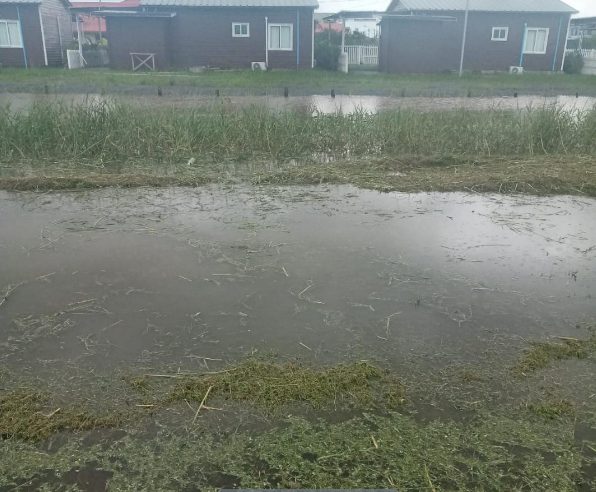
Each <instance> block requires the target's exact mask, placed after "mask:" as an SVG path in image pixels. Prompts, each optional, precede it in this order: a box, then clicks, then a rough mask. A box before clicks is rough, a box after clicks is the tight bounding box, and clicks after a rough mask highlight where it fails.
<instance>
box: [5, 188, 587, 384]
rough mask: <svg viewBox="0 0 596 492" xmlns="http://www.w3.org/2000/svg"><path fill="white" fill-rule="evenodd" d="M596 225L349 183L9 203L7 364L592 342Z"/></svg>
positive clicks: (502, 201) (539, 210)
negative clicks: (585, 338) (586, 334)
mask: <svg viewBox="0 0 596 492" xmlns="http://www.w3.org/2000/svg"><path fill="white" fill-rule="evenodd" d="M595 216H596V200H593V199H583V198H577V197H546V198H538V197H503V196H500V195H499V196H497V195H472V194H470V195H468V194H461V193H451V194H439V193H434V194H411V195H407V194H399V193H388V194H380V193H377V192H372V191H364V190H359V189H356V188H353V187H349V186H338V187H329V188H321V187H312V188H311V187H289V188H273V187H266V188H246V187H241V186H239V187H229V188H224V187H216V186H214V187H205V188H198V189H185V188H173V189H159V190H156V189H143V188H139V189H132V190H119V189H104V190H97V191H89V192H73V193H55V194H33V193H19V194H14V193H7V192H0V231H1V233H0V259H1V261H0V289H2V290H1V291H0V292H2V293H3V292H4V289H5V288H6V287H7V286H9V285H10V286H12V287H13V290H11V291H10V294H9V295H8V296H7V297H6V299H5V301H4V303H3V304H2V305H1V306H0V326H1V327H2V329H1V330H0V347H2V350H1V351H0V361H1V363H2V364H4V365H6V367H8V368H14V369H17V370H18V369H19V368H25V367H27V368H31V370H32V371H34V372H42V371H44V370H46V369H48V368H56V369H60V368H64V367H68V365H69V364H72V363H73V362H74V363H76V365H77V367H81V368H88V369H92V370H94V371H97V372H98V373H102V372H105V373H110V372H111V371H112V370H113V369H114V368H116V367H130V366H131V365H139V364H140V365H142V366H143V367H155V368H163V367H166V366H168V367H170V366H172V367H187V368H194V369H196V368H198V367H201V368H204V367H209V368H211V367H213V366H216V367H217V366H221V364H223V363H225V361H231V360H235V359H238V358H241V357H243V356H244V355H246V354H247V353H250V352H251V351H254V350H257V351H259V352H268V353H270V352H276V353H279V354H282V355H289V356H299V357H303V358H305V359H308V360H316V361H320V362H337V361H342V360H345V359H346V358H349V359H354V358H370V357H373V358H378V359H380V360H383V361H384V362H385V363H387V364H388V365H393V366H398V365H399V364H400V363H401V362H403V361H405V360H407V359H409V358H412V357H418V356H420V355H422V356H428V357H432V363H433V364H440V363H441V360H442V358H444V360H445V362H447V361H448V362H449V363H456V362H461V361H471V362H478V361H482V360H484V359H485V356H486V354H484V353H483V352H482V351H483V350H484V349H485V348H486V346H487V340H491V339H494V338H495V337H505V338H510V339H513V340H520V339H521V337H523V339H544V338H546V337H548V336H549V335H556V336H581V335H578V330H577V329H576V323H578V322H581V321H587V320H593V319H594V318H595V317H596V303H595V302H594V298H593V297H594V295H595V293H596V268H595V265H596V263H595V261H594V260H595V258H596V222H595V221H594V217H595ZM520 343H521V342H520Z"/></svg>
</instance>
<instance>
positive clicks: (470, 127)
mask: <svg viewBox="0 0 596 492" xmlns="http://www.w3.org/2000/svg"><path fill="white" fill-rule="evenodd" d="M595 134H596V110H593V111H588V112H568V111H563V110H562V109H560V108H557V107H545V108H540V109H534V110H528V111H520V112H517V111H504V110H494V111H470V110H456V111H446V112H438V113H419V112H416V111H405V110H404V111H400V110H392V111H385V112H382V113H379V114H370V113H366V112H356V113H355V114H349V115H344V114H341V113H336V114H316V115H314V116H313V115H312V114H311V112H310V111H283V112H279V111H273V110H270V109H267V108H264V107H259V106H252V107H249V108H243V109H238V108H228V107H227V106H225V105H221V106H213V107H211V108H207V109H187V110H175V109H157V110H149V109H146V108H134V107H130V106H126V105H121V104H116V103H114V104H109V103H98V104H90V105H74V106H68V105H61V104H37V105H34V106H33V107H32V108H31V110H30V111H28V112H13V111H11V110H10V109H9V108H5V109H3V110H0V159H2V161H4V162H10V161H14V160H22V159H39V160H55V159H71V160H79V159H94V160H96V161H97V162H100V163H104V164H105V165H108V164H109V163H114V162H126V161H127V160H131V159H137V160H138V159H148V160H151V161H153V162H166V163H172V162H181V161H182V162H187V161H189V160H190V159H192V158H195V159H198V160H199V161H201V160H204V159H205V158H206V157H211V158H212V159H215V160H221V159H224V158H230V159H235V160H247V159H255V158H258V157H267V158H269V159H276V160H279V159H297V158H302V159H304V158H308V159H311V160H312V159H313V157H317V156H319V157H321V156H324V157H325V159H327V160H329V159H338V158H348V157H349V158H358V157H374V156H403V155H417V156H437V155H439V156H468V157H473V158H476V157H499V156H537V155H553V154H555V155H594V154H595V153H596V142H595V141H594V138H593V136H594V135H595Z"/></svg>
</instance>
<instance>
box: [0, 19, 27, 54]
mask: <svg viewBox="0 0 596 492" xmlns="http://www.w3.org/2000/svg"><path fill="white" fill-rule="evenodd" d="M2 24H4V25H5V26H6V37H7V38H8V42H9V44H0V48H15V49H22V48H23V46H24V45H23V31H22V30H21V23H20V22H19V20H18V19H0V25H2ZM8 24H15V25H16V26H17V32H18V33H19V43H18V44H15V43H13V41H12V40H11V38H10V31H9V30H8Z"/></svg>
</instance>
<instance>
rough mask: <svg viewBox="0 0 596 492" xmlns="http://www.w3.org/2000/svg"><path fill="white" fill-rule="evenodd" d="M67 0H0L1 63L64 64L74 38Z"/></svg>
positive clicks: (31, 65) (26, 65)
mask: <svg viewBox="0 0 596 492" xmlns="http://www.w3.org/2000/svg"><path fill="white" fill-rule="evenodd" d="M68 9H69V4H68V2H67V1H66V0H0V66H2V67H24V68H29V67H44V66H63V65H64V61H65V50H66V48H67V45H68V43H70V42H71V41H72V23H71V20H70V12H69V10H68Z"/></svg>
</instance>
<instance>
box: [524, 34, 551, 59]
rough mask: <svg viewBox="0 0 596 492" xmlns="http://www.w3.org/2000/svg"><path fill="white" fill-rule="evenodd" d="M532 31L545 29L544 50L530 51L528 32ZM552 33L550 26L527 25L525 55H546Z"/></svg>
mask: <svg viewBox="0 0 596 492" xmlns="http://www.w3.org/2000/svg"><path fill="white" fill-rule="evenodd" d="M530 31H536V33H538V32H539V31H545V32H546V35H545V36H544V51H528V49H527V46H528V33H529V32H530ZM549 35H550V28H548V27H526V31H525V33H524V55H546V52H547V51H548V37H549ZM534 48H536V42H534Z"/></svg>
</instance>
